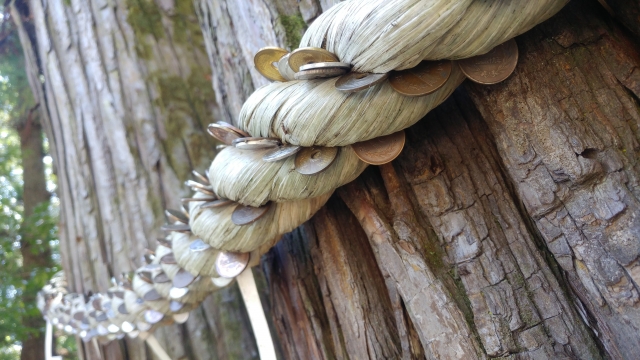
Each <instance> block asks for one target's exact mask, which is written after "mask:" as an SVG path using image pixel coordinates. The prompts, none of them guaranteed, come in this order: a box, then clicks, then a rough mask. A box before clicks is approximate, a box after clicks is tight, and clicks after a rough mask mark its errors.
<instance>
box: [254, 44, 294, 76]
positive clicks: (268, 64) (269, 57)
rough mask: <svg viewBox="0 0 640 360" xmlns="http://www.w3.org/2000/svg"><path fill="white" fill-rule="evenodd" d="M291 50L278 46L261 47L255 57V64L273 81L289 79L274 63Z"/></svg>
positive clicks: (261, 72) (263, 74) (259, 70)
mask: <svg viewBox="0 0 640 360" xmlns="http://www.w3.org/2000/svg"><path fill="white" fill-rule="evenodd" d="M288 53H289V52H288V51H287V50H285V49H281V48H278V47H265V48H262V49H260V50H259V51H258V52H257V53H256V55H255V56H254V57H253V64H254V65H255V66H256V69H257V70H258V72H260V74H262V76H264V77H266V78H267V79H269V80H272V81H287V79H285V78H284V77H282V75H280V71H278V68H277V67H275V65H274V64H273V63H277V62H278V61H280V59H281V58H282V57H283V56H285V55H287V54H288Z"/></svg>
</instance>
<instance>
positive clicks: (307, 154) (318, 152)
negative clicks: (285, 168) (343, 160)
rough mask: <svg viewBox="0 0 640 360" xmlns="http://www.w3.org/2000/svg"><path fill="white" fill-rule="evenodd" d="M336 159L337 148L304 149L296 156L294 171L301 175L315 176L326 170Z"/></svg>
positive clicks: (316, 147) (318, 147) (314, 147)
mask: <svg viewBox="0 0 640 360" xmlns="http://www.w3.org/2000/svg"><path fill="white" fill-rule="evenodd" d="M336 157H338V148H337V147H322V146H312V147H306V148H304V149H302V150H301V151H300V152H298V154H297V155H296V159H295V167H296V171H297V172H299V173H300V174H303V175H313V174H317V173H319V172H321V171H323V170H325V169H326V168H328V167H329V165H331V164H332V163H333V161H334V160H335V159H336Z"/></svg>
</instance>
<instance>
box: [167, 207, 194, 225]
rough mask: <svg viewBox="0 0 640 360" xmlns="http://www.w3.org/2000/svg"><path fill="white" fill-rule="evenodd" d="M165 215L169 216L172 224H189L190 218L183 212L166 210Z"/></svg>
mask: <svg viewBox="0 0 640 360" xmlns="http://www.w3.org/2000/svg"><path fill="white" fill-rule="evenodd" d="M164 214H165V215H166V216H167V218H168V219H169V221H170V222H172V223H176V222H180V223H183V224H188V223H189V218H188V217H187V216H186V215H185V214H184V213H183V212H182V211H178V210H173V209H166V210H165V211H164Z"/></svg>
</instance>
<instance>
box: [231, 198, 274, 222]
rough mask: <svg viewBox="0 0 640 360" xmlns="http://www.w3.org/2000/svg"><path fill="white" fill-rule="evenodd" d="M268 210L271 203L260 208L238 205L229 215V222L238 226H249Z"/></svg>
mask: <svg viewBox="0 0 640 360" xmlns="http://www.w3.org/2000/svg"><path fill="white" fill-rule="evenodd" d="M270 208H271V203H266V204H265V205H262V206H260V207H253V206H246V205H242V204H238V206H237V207H236V209H235V210H233V213H232V214H231V221H232V222H233V223H234V224H236V225H238V226H242V225H249V224H251V223H254V222H256V221H257V220H258V219H260V218H261V217H263V216H264V215H265V214H266V213H267V211H269V209H270Z"/></svg>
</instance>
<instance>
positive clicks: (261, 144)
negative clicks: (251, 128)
mask: <svg viewBox="0 0 640 360" xmlns="http://www.w3.org/2000/svg"><path fill="white" fill-rule="evenodd" d="M233 146H235V147H236V149H240V150H259V149H268V148H272V147H277V146H280V140H278V139H276V138H261V137H247V138H240V139H235V140H233Z"/></svg>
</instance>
